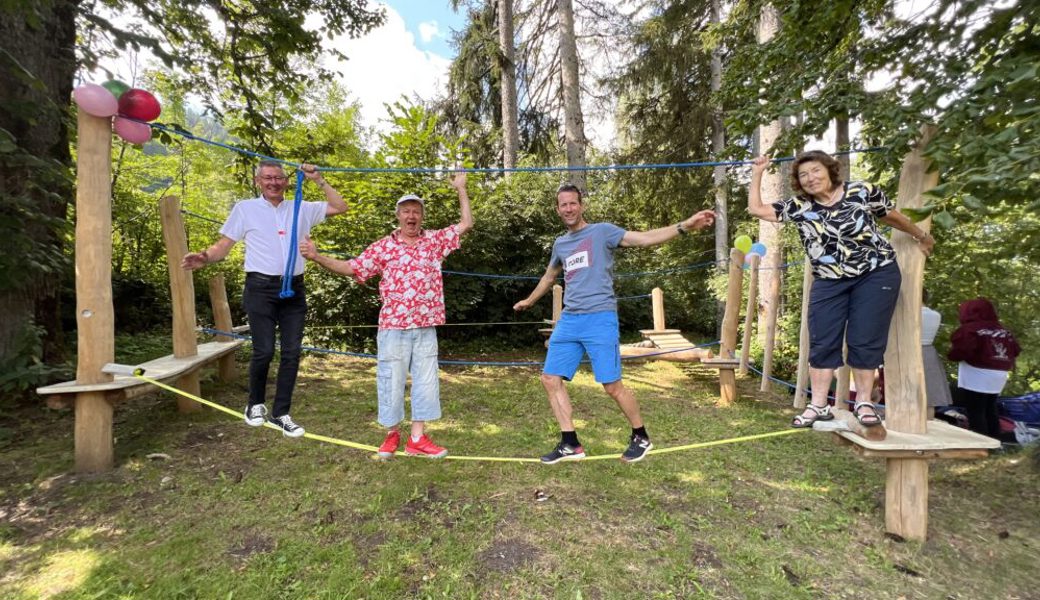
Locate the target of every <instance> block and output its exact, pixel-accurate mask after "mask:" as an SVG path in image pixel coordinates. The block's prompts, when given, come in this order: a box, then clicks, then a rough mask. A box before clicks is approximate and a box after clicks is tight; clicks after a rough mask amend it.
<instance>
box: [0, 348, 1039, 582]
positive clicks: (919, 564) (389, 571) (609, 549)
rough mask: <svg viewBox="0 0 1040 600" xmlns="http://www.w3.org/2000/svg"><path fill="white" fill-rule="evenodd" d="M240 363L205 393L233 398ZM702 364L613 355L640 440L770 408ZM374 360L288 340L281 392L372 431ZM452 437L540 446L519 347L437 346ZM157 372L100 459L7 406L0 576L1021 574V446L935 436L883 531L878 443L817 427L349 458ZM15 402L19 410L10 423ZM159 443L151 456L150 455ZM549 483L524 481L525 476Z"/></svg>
mask: <svg viewBox="0 0 1040 600" xmlns="http://www.w3.org/2000/svg"><path fill="white" fill-rule="evenodd" d="M240 371H241V372H242V375H241V376H240V381H239V382H236V383H232V384H228V385H218V384H216V383H214V382H209V383H207V384H206V385H205V386H204V390H205V394H204V395H205V396H206V397H207V398H210V399H212V400H215V401H217V402H220V403H222V404H225V405H227V406H230V407H233V408H236V409H237V408H239V407H240V406H241V405H242V404H243V399H244V397H245V388H244V385H245V377H244V366H242V368H241V369H240ZM714 377H715V375H714V373H712V372H709V371H702V370H699V369H698V368H696V367H679V366H676V365H674V364H668V363H654V364H649V365H644V366H638V365H629V366H626V381H627V383H628V384H629V385H630V387H632V388H633V389H634V390H635V392H636V394H637V397H638V398H639V399H640V402H641V404H642V407H643V412H644V416H645V418H646V421H647V423H648V429H649V431H650V433H651V435H652V436H653V438H654V443H655V444H656V445H657V446H658V447H668V446H674V445H680V444H687V443H693V442H699V441H710V440H715V439H721V438H728V437H733V436H737V435H748V434H754V433H764V432H769V431H776V430H780V429H784V428H785V427H786V423H787V420H788V418H789V413H790V412H791V411H790V409H788V408H787V407H786V404H787V403H788V399H787V398H786V397H780V396H768V397H766V396H763V395H761V394H759V393H758V392H757V391H752V390H757V382H753V381H747V382H742V392H743V394H742V396H741V398H740V400H739V402H738V403H737V404H736V405H735V406H733V407H729V408H717V407H716V406H715V404H714V400H715V396H716V394H717V384H716V383H715V382H714ZM374 379H375V376H374V367H373V365H372V363H371V362H368V361H360V360H350V359H340V358H322V357H309V358H307V359H306V360H305V364H304V368H303V369H302V371H301V377H300V382H299V386H298V389H297V395H296V401H295V406H294V417H296V419H297V421H298V422H300V423H302V424H303V425H304V426H306V427H307V428H308V430H310V431H312V432H314V433H320V434H323V435H328V436H333V437H340V438H344V439H349V440H352V441H357V442H362V443H366V444H371V445H378V443H379V442H380V441H381V437H382V434H381V431H380V429H379V427H378V426H377V425H376V424H375V423H374V418H375V387H374ZM569 389H570V390H571V393H572V397H573V400H574V403H575V416H576V417H577V418H578V427H579V433H580V434H581V436H582V441H583V443H584V445H585V447H586V450H587V451H588V452H590V453H592V454H605V453H616V452H620V451H621V450H622V449H623V448H624V445H625V443H626V438H627V434H628V428H627V425H626V423H625V421H624V419H623V417H622V416H621V415H620V413H619V411H618V410H617V409H616V407H615V406H614V405H613V402H612V401H611V400H610V399H609V398H608V397H607V396H606V395H605V394H604V393H603V391H602V389H601V387H600V386H598V385H596V384H595V383H594V382H593V381H592V379H591V376H590V375H589V374H587V373H581V374H579V376H578V377H577V378H576V380H575V382H573V383H572V384H571V385H570V388H569ZM441 395H442V398H443V405H444V414H445V418H444V419H443V420H441V421H438V422H436V423H433V424H431V425H432V426H431V433H432V435H433V437H434V439H435V440H436V441H437V442H438V443H441V444H443V445H445V446H447V447H448V448H449V449H450V450H451V452H452V453H453V454H458V455H462V454H465V455H488V456H537V455H539V454H541V453H544V452H546V451H548V450H549V449H550V448H551V446H552V445H553V444H554V443H555V442H556V439H557V435H558V433H557V431H556V426H555V423H554V421H553V420H552V417H551V414H550V412H549V410H548V406H547V403H546V400H545V398H544V392H543V391H542V389H541V386H540V384H539V382H538V377H537V371H535V370H532V369H505V370H504V369H493V368H452V369H449V370H446V371H444V372H442V388H441ZM174 405H175V403H174V402H173V401H172V399H171V398H170V397H169V396H167V395H165V394H162V395H160V394H156V395H154V396H149V397H146V398H142V399H137V400H134V401H131V402H129V403H127V404H125V405H122V406H120V407H118V409H117V411H116V424H115V427H114V430H115V435H116V437H117V441H116V460H117V467H116V469H115V470H114V471H112V472H111V473H107V474H103V475H97V476H76V475H72V474H70V471H71V468H72V415H71V414H70V413H68V412H56V411H51V410H47V409H44V408H42V407H41V408H32V409H25V410H24V411H22V412H20V413H15V414H9V415H7V416H6V417H5V419H4V421H3V422H2V423H0V425H2V426H4V427H8V428H11V429H13V430H15V431H16V433H15V434H14V435H13V436H10V437H8V438H6V439H5V441H4V442H3V443H4V446H3V447H2V448H0V452H2V454H0V456H2V458H0V467H2V469H0V597H3V598H10V599H17V600H23V599H26V600H27V599H34V598H69V599H71V598H76V599H86V598H156V599H175V598H220V599H224V598H249V599H262V598H308V599H310V598H329V599H332V598H336V599H338V598H368V599H377V598H560V599H564V598H566V599H577V598H581V599H596V598H770V599H772V598H792V599H800V598H806V599H808V598H866V599H874V598H876V599H890V598H899V597H905V598H939V599H946V598H958V599H976V598H985V599H991V598H993V599H997V598H1009V599H1010V598H1027V597H1035V596H1036V594H1037V589H1038V588H1037V578H1036V567H1037V565H1038V564H1040V524H1038V523H1037V515H1038V514H1040V510H1038V509H1040V500H1038V495H1037V490H1038V489H1040V465H1038V462H1037V460H1036V455H1035V453H1034V454H1029V453H1017V454H1003V455H998V456H994V457H991V458H988V459H985V460H980V461H972V462H952V461H951V462H935V463H933V466H932V476H931V480H930V484H931V487H930V493H931V497H930V498H931V523H930V525H929V539H928V541H927V542H925V543H923V544H919V543H912V542H899V541H895V540H892V539H890V538H888V537H886V535H885V534H884V528H883V525H884V523H883V521H884V508H883V506H882V502H883V498H884V465H883V464H882V462H881V461H876V460H875V461H872V460H863V459H859V458H856V457H855V456H853V455H852V453H850V452H849V451H847V450H844V449H841V448H839V447H837V446H835V445H834V444H833V443H832V441H831V440H830V439H829V437H828V436H827V435H824V434H818V433H811V432H804V433H798V434H794V435H790V436H783V437H778V438H772V439H767V440H761V441H755V442H748V443H741V444H733V445H725V446H719V447H714V448H708V449H699V450H691V451H687V452H679V453H674V454H664V455H659V456H650V457H649V458H648V459H647V460H645V461H643V462H641V463H638V464H634V465H623V464H621V463H619V462H616V461H599V462H585V463H573V464H561V465H556V466H553V467H545V466H542V465H538V464H515V463H469V462H461V461H433V460H425V459H408V458H396V459H394V460H392V461H389V462H378V461H374V460H371V459H370V457H369V456H368V455H367V454H366V453H364V452H359V451H356V450H351V449H346V448H341V447H338V446H331V445H325V444H321V443H317V442H314V441H312V440H288V439H283V438H282V437H280V436H279V435H278V434H277V433H275V432H273V431H271V430H269V429H259V430H257V429H252V428H248V427H245V426H244V425H243V424H242V423H241V422H240V421H235V420H232V419H229V418H227V417H226V416H225V415H223V414H220V413H217V412H216V411H212V410H209V409H205V410H204V411H203V412H201V413H196V414H193V415H187V416H185V415H179V414H177V413H176V411H175V408H174ZM16 426H17V427H16ZM152 452H163V453H166V454H168V455H170V457H171V458H170V460H159V461H154V460H149V459H147V458H145V455H146V454H148V453H152ZM539 491H540V492H541V493H542V494H543V495H546V496H548V499H547V500H545V501H538V500H537V499H536V493H537V492H539Z"/></svg>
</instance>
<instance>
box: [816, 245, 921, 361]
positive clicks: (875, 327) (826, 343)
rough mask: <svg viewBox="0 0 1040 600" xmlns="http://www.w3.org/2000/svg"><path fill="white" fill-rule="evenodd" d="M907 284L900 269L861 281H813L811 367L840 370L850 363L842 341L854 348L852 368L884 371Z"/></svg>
mask: <svg viewBox="0 0 1040 600" xmlns="http://www.w3.org/2000/svg"><path fill="white" fill-rule="evenodd" d="M902 280H903V278H902V275H901V274H900V272H899V266H898V265H896V263H891V264H888V265H885V266H883V267H880V268H877V269H874V270H873V271H868V272H866V273H864V274H862V275H860V276H858V277H850V278H848V279H816V280H814V281H813V284H812V291H811V292H810V293H809V366H811V367H814V368H817V369H835V368H837V367H840V366H841V365H842V364H843V363H845V362H846V361H845V360H843V359H842V355H841V342H842V338H844V339H845V343H846V345H848V348H849V354H848V365H849V366H850V367H852V368H853V369H876V368H878V367H879V366H881V364H882V363H884V362H885V346H887V345H888V326H889V324H890V323H891V322H892V313H893V312H895V308H896V300H897V299H898V298H899V286H900V283H902Z"/></svg>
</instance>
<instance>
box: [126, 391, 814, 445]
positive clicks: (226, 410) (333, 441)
mask: <svg viewBox="0 0 1040 600" xmlns="http://www.w3.org/2000/svg"><path fill="white" fill-rule="evenodd" d="M133 376H134V377H136V378H137V379H140V380H141V381H144V382H147V383H150V384H152V385H154V386H157V387H161V388H162V389H164V390H166V391H169V392H173V393H174V394H178V395H180V396H184V397H185V398H190V399H192V400H194V401H195V402H198V403H199V404H205V405H206V406H209V407H210V408H215V409H217V410H219V411H221V412H224V413H227V414H229V415H231V416H232V417H235V418H236V419H238V418H241V416H242V415H241V414H240V413H239V412H238V411H236V410H231V409H230V408H228V407H226V406H222V405H220V404H217V403H216V402H212V401H210V400H206V399H205V398H199V397H198V396H196V395H194V394H189V393H188V392H185V391H184V390H180V389H177V388H175V387H173V386H170V385H166V384H165V383H163V382H161V381H157V380H155V379H152V378H151V377H145V376H144V375H142V374H140V372H139V371H135V372H134V373H133ZM264 427H270V428H271V429H274V430H276V431H281V429H279V428H278V427H277V426H275V425H272V424H271V423H264ZM809 430H810V428H803V429H783V430H780V431H771V432H769V433H758V434H755V435H744V436H740V437H733V438H727V439H724V440H715V441H712V442H698V443H696V444H686V445H684V446H672V447H670V448H659V449H656V450H650V451H649V452H647V454H667V453H669V452H680V451H682V450H695V449H697V448H710V447H712V446H722V445H725V444H737V443H740V442H750V441H754V440H762V439H766V438H772V437H780V436H783V435H791V434H794V433H798V432H800V431H809ZM303 437H305V438H310V439H312V440H317V441H319V442H325V443H327V444H335V445H337V446H346V447H347V448H354V449H356V450H366V451H368V452H378V451H379V448H376V447H375V446H369V445H367V444H359V443H357V442H350V441H347V440H341V439H339V438H333V437H327V436H324V435H318V434H315V433H304V434H303ZM397 455H398V456H408V454H406V453H404V452H398V453H397ZM620 458H621V455H620V454H597V455H595V456H586V457H585V458H584V459H582V461H581V462H585V461H589V460H608V459H613V460H617V459H620ZM443 460H466V461H471V462H514V463H538V462H541V459H538V458H515V457H499V456H453V455H451V454H449V455H448V456H445V457H444V458H443Z"/></svg>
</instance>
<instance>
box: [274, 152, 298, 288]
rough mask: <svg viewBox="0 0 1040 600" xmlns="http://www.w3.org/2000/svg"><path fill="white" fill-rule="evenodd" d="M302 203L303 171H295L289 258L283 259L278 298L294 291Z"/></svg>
mask: <svg viewBox="0 0 1040 600" xmlns="http://www.w3.org/2000/svg"><path fill="white" fill-rule="evenodd" d="M301 204H303V171H300V170H297V171H296V193H295V195H294V197H293V211H292V234H290V236H289V258H287V259H286V261H285V274H284V275H283V276H282V291H281V293H279V294H278V297H279V298H292V297H293V296H295V295H296V292H294V291H293V289H292V278H293V271H295V270H296V254H297V249H296V246H297V244H298V242H297V235H296V232H297V231H298V230H299V222H300V205H301Z"/></svg>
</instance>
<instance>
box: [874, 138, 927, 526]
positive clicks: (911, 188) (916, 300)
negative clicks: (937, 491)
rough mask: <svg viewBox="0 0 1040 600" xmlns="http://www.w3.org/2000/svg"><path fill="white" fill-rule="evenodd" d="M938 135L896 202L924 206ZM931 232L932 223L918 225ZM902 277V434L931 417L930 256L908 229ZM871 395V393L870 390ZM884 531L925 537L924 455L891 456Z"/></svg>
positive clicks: (888, 381)
mask: <svg viewBox="0 0 1040 600" xmlns="http://www.w3.org/2000/svg"><path fill="white" fill-rule="evenodd" d="M934 135H935V128H934V127H931V126H928V127H925V128H924V129H923V130H922V132H921V138H920V141H919V143H918V145H917V147H915V148H914V150H913V151H912V152H910V154H908V155H907V157H906V159H905V160H904V161H903V169H902V171H901V173H900V175H899V195H898V198H897V203H896V206H897V208H899V209H903V208H920V207H921V206H922V205H923V204H924V200H923V198H922V195H923V194H924V193H925V192H927V191H928V190H930V189H931V188H933V187H935V185H936V184H937V183H938V181H939V174H938V171H937V170H935V169H934V168H933V166H932V164H931V161H929V160H927V159H926V158H924V155H923V152H924V148H925V147H927V146H928V142H929V141H931V139H932V137H933V136H934ZM917 225H918V226H919V227H920V228H921V229H923V230H925V231H928V230H929V229H930V228H931V224H930V222H929V221H927V220H926V221H922V222H920V223H918V224H917ZM892 246H893V248H895V251H896V256H897V257H898V259H899V269H900V271H901V272H902V276H903V281H902V284H901V286H900V288H899V301H898V302H897V303H896V310H895V314H894V315H893V316H892V324H891V327H890V328H889V333H888V348H887V350H886V351H885V426H886V427H888V428H889V429H890V430H892V431H898V432H903V433H918V434H920V433H926V432H927V427H926V421H927V419H928V410H927V399H926V397H925V389H926V388H925V383H924V368H923V364H922V358H921V287H922V284H923V279H924V263H925V257H924V254H922V253H921V250H920V248H919V247H918V244H917V242H915V241H914V239H913V238H912V237H911V236H910V235H908V234H905V233H902V232H900V231H896V232H894V233H893V234H892ZM868 393H869V392H868ZM887 463H888V464H887V469H886V470H887V475H886V485H885V529H886V530H887V531H890V532H892V533H896V534H898V535H900V536H902V537H904V538H907V539H913V540H924V539H925V538H926V537H927V535H928V461H927V460H925V459H921V458H890V459H887Z"/></svg>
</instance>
